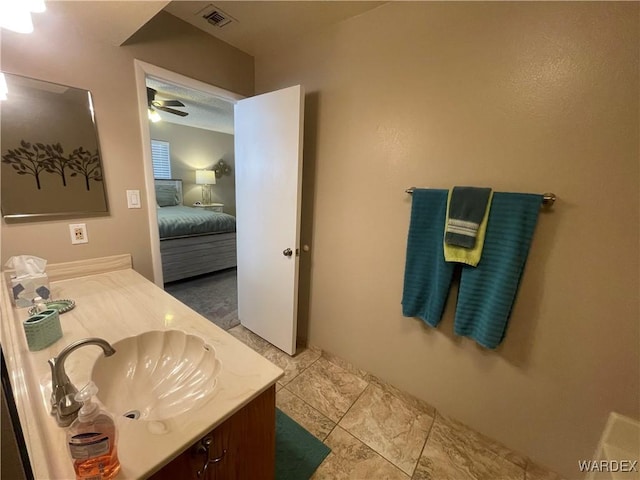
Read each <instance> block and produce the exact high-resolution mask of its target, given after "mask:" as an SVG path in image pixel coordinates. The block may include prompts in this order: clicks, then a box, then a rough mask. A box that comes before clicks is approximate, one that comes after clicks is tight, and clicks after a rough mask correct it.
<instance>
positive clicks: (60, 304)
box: [27, 299, 76, 315]
mask: <svg viewBox="0 0 640 480" xmlns="http://www.w3.org/2000/svg"><path fill="white" fill-rule="evenodd" d="M44 306H45V307H46V308H47V310H57V311H58V313H66V312H68V311H69V310H73V307H75V306H76V302H74V301H73V300H68V299H64V300H49V301H47V302H44ZM27 313H28V314H29V315H36V314H37V313H38V309H37V308H36V307H32V308H30V309H29V311H28V312H27Z"/></svg>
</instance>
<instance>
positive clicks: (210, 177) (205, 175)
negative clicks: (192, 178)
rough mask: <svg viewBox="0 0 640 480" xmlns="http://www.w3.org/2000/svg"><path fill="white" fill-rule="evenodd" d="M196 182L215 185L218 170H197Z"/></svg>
mask: <svg viewBox="0 0 640 480" xmlns="http://www.w3.org/2000/svg"><path fill="white" fill-rule="evenodd" d="M196 183H197V184H198V185H215V184H216V172H214V171H213V170H196Z"/></svg>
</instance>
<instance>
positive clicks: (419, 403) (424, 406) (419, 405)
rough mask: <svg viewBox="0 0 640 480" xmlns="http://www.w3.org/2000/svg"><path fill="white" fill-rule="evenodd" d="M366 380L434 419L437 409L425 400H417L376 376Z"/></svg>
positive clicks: (368, 376) (369, 376) (368, 377)
mask: <svg viewBox="0 0 640 480" xmlns="http://www.w3.org/2000/svg"><path fill="white" fill-rule="evenodd" d="M365 380H367V381H368V382H369V383H373V384H374V385H378V386H379V387H380V388H382V389H383V390H384V391H385V392H388V393H390V394H391V395H395V396H396V397H398V398H399V399H401V400H402V401H403V402H405V403H406V404H407V405H411V406H412V407H413V408H415V409H418V410H420V411H424V412H428V413H429V415H431V416H432V417H435V415H436V409H435V408H434V407H432V406H431V405H429V404H428V403H427V402H425V401H424V400H421V399H419V398H416V397H414V396H413V395H411V394H409V393H406V392H403V391H402V390H400V389H398V388H396V387H394V386H393V385H391V384H390V383H387V382H385V381H384V380H382V379H380V378H378V377H376V376H374V375H370V374H369V375H367V377H366V378H365Z"/></svg>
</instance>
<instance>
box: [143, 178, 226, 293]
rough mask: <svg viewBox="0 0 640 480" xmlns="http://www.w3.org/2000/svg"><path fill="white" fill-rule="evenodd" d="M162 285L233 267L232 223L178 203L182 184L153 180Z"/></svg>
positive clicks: (180, 197)
mask: <svg viewBox="0 0 640 480" xmlns="http://www.w3.org/2000/svg"><path fill="white" fill-rule="evenodd" d="M155 188H156V200H157V203H158V205H157V214H158V231H159V234H160V253H161V255H162V276H163V278H164V282H165V283H167V282H173V281H175V280H181V279H183V278H188V277H193V276H195V275H202V274H204V273H211V272H216V271H218V270H223V269H225V268H231V267H235V266H236V220H235V217H233V216H232V215H229V214H226V213H220V212H212V211H209V210H205V209H203V208H195V207H188V206H185V205H183V203H182V180H158V179H156V180H155Z"/></svg>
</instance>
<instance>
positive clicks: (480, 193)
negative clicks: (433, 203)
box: [444, 187, 491, 248]
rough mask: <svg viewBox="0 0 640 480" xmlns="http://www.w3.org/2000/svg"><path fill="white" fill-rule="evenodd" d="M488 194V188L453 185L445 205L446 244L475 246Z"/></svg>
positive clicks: (485, 209) (489, 193)
mask: <svg viewBox="0 0 640 480" xmlns="http://www.w3.org/2000/svg"><path fill="white" fill-rule="evenodd" d="M490 195H491V189H490V188H478V187H453V190H451V192H450V193H449V206H448V207H447V228H446V230H445V232H446V233H445V236H444V241H445V243H446V244H448V245H456V246H458V247H464V248H473V247H474V246H475V244H476V236H477V235H478V228H480V223H481V222H482V219H483V218H484V216H485V213H486V211H487V203H488V202H489V197H490Z"/></svg>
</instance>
